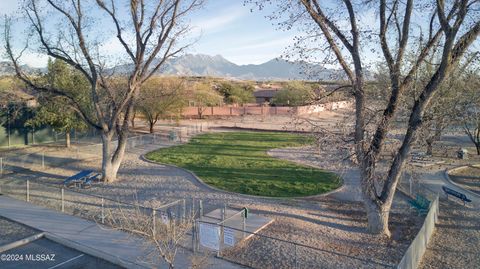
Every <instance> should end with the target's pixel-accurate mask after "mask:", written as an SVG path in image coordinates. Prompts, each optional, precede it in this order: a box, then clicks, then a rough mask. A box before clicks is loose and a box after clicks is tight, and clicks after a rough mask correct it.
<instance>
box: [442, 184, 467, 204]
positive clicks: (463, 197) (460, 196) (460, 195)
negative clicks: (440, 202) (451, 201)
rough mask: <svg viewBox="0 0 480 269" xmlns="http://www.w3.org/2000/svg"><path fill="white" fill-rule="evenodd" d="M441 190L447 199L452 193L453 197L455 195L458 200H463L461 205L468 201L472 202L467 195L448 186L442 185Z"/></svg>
mask: <svg viewBox="0 0 480 269" xmlns="http://www.w3.org/2000/svg"><path fill="white" fill-rule="evenodd" d="M442 190H443V191H444V192H445V194H446V195H447V199H448V195H452V196H453V197H456V198H458V199H460V200H462V201H463V205H465V203H466V202H467V203H470V202H472V200H470V199H468V198H467V196H466V195H465V194H463V193H461V192H458V191H456V190H453V189H450V188H449V187H446V186H442Z"/></svg>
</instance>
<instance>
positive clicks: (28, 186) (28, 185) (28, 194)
mask: <svg viewBox="0 0 480 269" xmlns="http://www.w3.org/2000/svg"><path fill="white" fill-rule="evenodd" d="M27 202H30V181H29V180H28V179H27Z"/></svg>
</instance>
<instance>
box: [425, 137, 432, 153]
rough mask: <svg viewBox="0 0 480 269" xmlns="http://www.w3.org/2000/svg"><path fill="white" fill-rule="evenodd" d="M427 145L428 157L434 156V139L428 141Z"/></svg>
mask: <svg viewBox="0 0 480 269" xmlns="http://www.w3.org/2000/svg"><path fill="white" fill-rule="evenodd" d="M425 143H427V155H429V156H432V155H433V139H427V140H426V141H425Z"/></svg>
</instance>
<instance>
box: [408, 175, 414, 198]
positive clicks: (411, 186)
mask: <svg viewBox="0 0 480 269" xmlns="http://www.w3.org/2000/svg"><path fill="white" fill-rule="evenodd" d="M409 181H410V195H413V193H412V190H413V184H412V177H410V178H409Z"/></svg>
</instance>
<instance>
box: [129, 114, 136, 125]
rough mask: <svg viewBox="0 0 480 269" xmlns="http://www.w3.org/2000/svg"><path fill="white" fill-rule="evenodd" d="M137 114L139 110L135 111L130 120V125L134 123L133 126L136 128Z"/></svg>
mask: <svg viewBox="0 0 480 269" xmlns="http://www.w3.org/2000/svg"><path fill="white" fill-rule="evenodd" d="M136 115H137V112H136V111H134V112H133V115H132V119H131V120H130V125H132V128H135V116H136Z"/></svg>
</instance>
